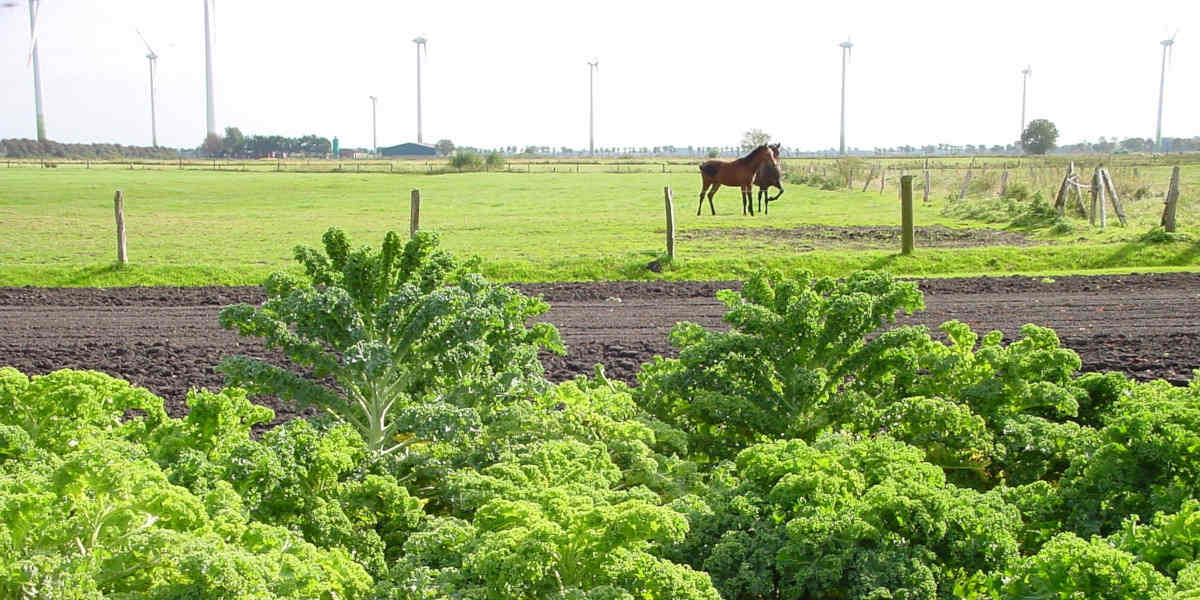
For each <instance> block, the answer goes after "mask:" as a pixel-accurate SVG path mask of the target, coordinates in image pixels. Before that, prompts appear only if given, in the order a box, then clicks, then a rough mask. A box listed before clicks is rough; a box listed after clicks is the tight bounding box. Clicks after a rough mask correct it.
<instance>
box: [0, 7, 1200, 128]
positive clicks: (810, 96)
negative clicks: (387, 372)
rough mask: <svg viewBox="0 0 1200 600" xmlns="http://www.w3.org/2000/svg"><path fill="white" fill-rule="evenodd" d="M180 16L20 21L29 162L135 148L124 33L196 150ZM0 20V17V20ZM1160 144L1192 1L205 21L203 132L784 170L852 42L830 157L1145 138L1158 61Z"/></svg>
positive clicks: (1192, 100)
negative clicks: (48, 151)
mask: <svg viewBox="0 0 1200 600" xmlns="http://www.w3.org/2000/svg"><path fill="white" fill-rule="evenodd" d="M202 2H203V0H43V1H42V3H41V7H42V8H41V19H42V21H41V23H40V24H39V33H40V35H39V58H40V62H41V68H42V89H43V98H44V106H45V115H46V132H47V135H48V137H49V138H50V139H53V140H57V141H63V142H116V143H121V144H135V145H149V144H150V104H149V103H150V100H149V75H148V67H147V62H148V61H147V60H146V58H145V54H146V49H145V47H144V46H143V44H142V42H141V40H139V39H138V36H137V34H136V32H135V29H141V31H142V32H143V33H144V34H145V36H146V38H147V39H148V40H149V41H150V43H151V44H152V45H153V47H154V50H155V51H156V52H157V53H158V54H159V59H158V72H157V80H156V83H157V85H156V87H157V108H158V139H159V143H160V145H165V146H172V147H195V146H197V145H199V143H200V142H201V141H202V139H203V137H204V133H205V118H204V37H203V6H204V5H203V3H202ZM5 5H8V6H5ZM1176 28H1178V29H1179V30H1180V33H1179V35H1178V38H1177V44H1176V45H1175V47H1174V56H1173V59H1172V61H1171V62H1170V63H1169V64H1168V70H1167V94H1166V106H1165V109H1164V116H1163V122H1164V124H1163V135H1164V136H1179V137H1191V136H1197V135H1200V110H1197V107H1200V2H1197V1H1194V0H1172V1H1166V0H1141V1H1139V2H1128V1H1125V0H1122V1H1117V2H1109V1H1104V0H1102V1H1095V0H1091V1H1060V0H1042V1H1038V2H1025V1H1013V2H999V3H997V2H967V1H961V0H959V1H950V2H921V1H910V2H895V1H885V2H865V1H860V2H855V1H843V2H803V1H798V0H789V1H783V2H770V1H762V2H733V1H725V2H716V3H710V2H699V1H695V0H690V1H686V2H659V1H640V2H625V1H621V0H610V1H607V2H597V3H590V4H584V3H576V2H571V1H568V2H541V1H538V2H531V1H523V0H510V1H502V2H497V1H494V0H493V1H489V2H474V1H472V0H434V1H423V2H410V1H404V2H401V1H384V0H362V1H353V0H342V1H332V0H325V1H321V2H318V1H311V2H310V1H307V0H239V1H235V2H231V1H229V0H220V1H218V2H217V7H216V26H215V31H216V36H215V37H216V45H215V49H214V52H215V58H214V63H215V66H214V70H215V95H216V119H217V125H218V128H219V129H221V130H223V129H224V127H226V126H236V127H239V128H240V129H241V130H242V132H243V133H245V134H247V135H249V134H281V135H287V136H298V135H303V134H307V133H316V134H318V135H322V136H325V137H329V138H332V137H334V136H338V137H339V138H340V139H341V142H342V146H343V147H353V146H362V147H370V146H371V143H372V140H371V101H370V99H369V98H368V97H369V96H372V95H374V96H378V97H379V101H378V117H377V119H378V121H377V123H378V136H379V145H380V146H385V145H392V144H397V143H401V142H406V141H414V140H415V139H416V129H417V124H416V121H417V119H416V112H417V111H416V95H417V94H416V60H417V59H416V51H415V45H414V44H413V43H412V39H413V38H414V37H416V36H418V35H424V36H425V37H426V38H428V40H429V43H428V49H429V52H428V57H427V58H426V59H424V62H423V65H422V89H423V97H424V100H423V103H422V106H423V112H424V119H423V122H424V125H423V132H424V140H425V142H427V143H432V142H434V141H436V140H438V139H441V138H448V139H450V140H452V141H454V142H455V143H456V144H458V145H468V146H476V147H481V148H492V147H498V146H505V145H517V146H522V147H523V146H525V145H529V144H537V145H550V146H556V147H557V146H568V147H572V148H586V147H587V144H588V66H587V61H588V60H592V59H598V60H599V62H600V67H599V71H598V72H597V75H596V125H595V127H596V146H597V147H607V146H617V147H625V146H658V145H665V144H673V145H678V146H688V145H695V146H708V145H736V144H737V143H738V141H739V140H740V138H741V134H742V133H743V132H744V131H746V130H748V129H751V128H758V129H762V130H764V131H766V132H768V133H770V134H771V135H772V136H773V137H774V138H775V139H776V140H778V141H781V142H783V144H784V145H786V146H789V147H797V148H803V149H821V148H835V147H837V145H838V118H839V112H838V111H839V85H840V72H841V56H840V54H841V49H840V48H839V47H838V46H837V44H838V43H839V42H841V41H843V40H845V39H846V37H847V35H849V36H850V39H851V41H852V42H853V43H854V49H853V54H852V56H851V59H850V64H849V70H848V76H847V77H848V83H847V101H846V104H847V126H846V130H847V144H848V145H850V146H853V147H858V148H874V147H889V146H897V145H902V144H912V145H917V146H919V145H922V144H936V143H948V144H988V145H991V144H997V143H999V144H1005V143H1009V142H1011V141H1013V140H1015V139H1016V138H1017V136H1018V135H1019V129H1020V118H1021V115H1020V108H1021V70H1022V69H1023V68H1024V67H1025V66H1026V65H1027V64H1028V65H1031V66H1032V69H1033V75H1032V77H1031V78H1030V80H1029V97H1028V118H1029V119H1035V118H1048V119H1050V120H1051V121H1053V122H1054V123H1055V124H1056V125H1057V126H1058V130H1059V132H1060V138H1059V142H1060V143H1073V142H1076V141H1081V140H1089V141H1096V139H1097V138H1099V137H1100V136H1107V137H1110V138H1111V137H1119V138H1125V137H1131V136H1138V137H1153V136H1154V126H1155V118H1156V110H1157V104H1158V84H1159V69H1160V61H1161V58H1162V46H1160V45H1159V41H1160V40H1162V39H1164V38H1165V37H1167V36H1168V35H1169V34H1170V33H1171V32H1173V31H1175V30H1176ZM28 50H29V13H28V0H2V1H0V90H3V93H2V94H0V138H33V137H35V126H34V125H35V121H34V101H33V71H32V68H31V67H30V66H29V64H28V63H27V56H28Z"/></svg>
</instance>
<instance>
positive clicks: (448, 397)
mask: <svg viewBox="0 0 1200 600" xmlns="http://www.w3.org/2000/svg"><path fill="white" fill-rule="evenodd" d="M322 239H323V241H324V246H325V248H324V249H325V251H324V253H322V252H320V251H318V250H314V249H312V248H307V247H303V246H299V247H297V248H296V250H295V257H296V260H297V261H299V262H300V263H301V264H302V265H303V266H304V270H305V273H306V275H307V277H304V278H299V277H294V276H292V275H289V274H287V273H275V274H273V275H271V276H270V277H269V278H268V279H267V281H266V283H265V284H264V287H265V289H266V293H267V297H268V299H267V301H266V302H264V303H263V305H262V306H258V307H256V306H250V305H247V304H238V305H234V306H228V307H226V308H224V309H223V310H222V311H221V316H220V319H221V325H222V326H224V327H225V328H226V329H236V330H237V332H238V333H239V334H241V335H245V336H254V337H260V338H263V340H264V341H265V342H266V344H267V346H268V347H270V348H274V349H278V350H281V351H282V352H283V354H284V355H285V356H286V357H287V358H288V359H289V360H290V361H292V362H293V363H295V365H297V366H298V367H301V368H302V369H304V370H307V371H308V376H303V375H299V374H297V373H296V372H294V371H292V370H288V369H285V368H281V367H278V366H274V365H271V364H268V363H266V362H264V361H261V360H258V359H254V358H250V357H246V356H231V357H226V358H225V359H224V360H223V361H222V363H221V365H220V367H219V368H218V369H219V370H220V371H221V372H223V373H224V374H225V376H226V381H227V383H228V385H235V386H241V387H245V388H246V389H247V390H249V391H250V392H251V393H253V394H274V395H277V396H279V397H281V398H286V399H289V400H293V401H296V402H298V403H299V404H302V405H310V406H316V407H318V408H321V409H324V410H327V411H329V412H331V413H333V414H334V415H336V416H337V417H338V418H339V419H341V420H344V421H345V422H347V423H350V424H352V425H353V426H354V427H355V428H356V429H357V430H358V431H359V433H360V434H362V437H363V439H364V440H365V441H366V443H367V449H368V451H369V453H370V454H371V455H372V456H376V457H378V456H382V455H386V454H390V453H393V452H395V451H397V450H401V449H404V448H406V447H409V446H411V445H413V444H416V443H420V442H422V441H429V440H435V439H449V438H453V437H455V436H457V435H461V434H464V433H467V432H470V431H473V430H475V429H477V428H478V423H479V417H478V413H477V408H478V403H480V402H492V401H499V400H503V399H506V398H518V397H519V398H523V397H528V396H529V395H531V394H534V393H537V392H539V391H541V390H542V389H544V388H545V386H546V382H545V379H544V378H542V376H541V375H542V373H543V369H542V365H541V363H540V362H538V356H537V354H538V351H539V350H540V349H542V348H546V349H549V350H552V351H555V352H560V353H561V352H564V349H563V346H562V342H561V340H560V339H559V336H558V331H557V330H556V329H555V328H554V327H553V326H552V325H550V324H547V323H538V324H536V325H534V326H533V327H529V328H527V327H526V326H525V323H526V322H527V321H528V320H529V319H530V318H532V317H535V316H537V315H540V314H542V313H544V312H545V311H546V310H547V308H549V307H548V305H547V304H546V303H545V302H542V301H541V300H540V299H535V298H529V297H527V296H524V295H523V294H521V293H519V292H517V291H515V290H512V289H511V288H508V287H505V286H501V285H496V284H493V283H490V282H488V281H487V280H485V279H484V278H483V277H482V276H481V275H480V274H479V273H478V272H477V270H476V265H475V264H474V263H467V264H461V265H460V264H457V263H456V262H455V260H454V259H453V258H452V257H451V256H450V255H449V254H448V253H446V252H443V251H440V250H438V248H437V239H438V238H437V236H436V234H433V233H427V232H418V233H417V235H416V236H415V237H414V238H413V239H412V240H410V241H409V242H407V243H405V244H402V243H401V242H400V238H399V236H397V235H396V233H395V232H388V234H387V235H386V236H385V238H384V241H383V246H382V248H381V249H380V250H379V251H378V252H377V251H375V250H373V249H371V248H369V247H363V248H360V249H357V250H354V249H351V247H350V240H349V239H348V238H347V237H346V234H345V233H343V232H342V231H341V230H339V229H336V228H330V229H329V230H328V231H326V232H325V235H324V236H323V238H322Z"/></svg>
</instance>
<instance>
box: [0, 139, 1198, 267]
mask: <svg viewBox="0 0 1200 600" xmlns="http://www.w3.org/2000/svg"><path fill="white" fill-rule="evenodd" d="M995 160H997V161H999V159H995ZM1014 160H1015V159H1014ZM909 162H912V161H909ZM871 164H872V163H871V162H869V161H865V160H864V161H861V162H860V163H859V166H860V167H862V168H863V170H862V173H861V174H859V175H858V176H857V182H856V183H855V184H854V186H853V187H852V188H849V189H847V188H840V189H836V190H831V191H822V190H820V189H817V188H814V187H810V186H807V185H789V186H788V187H787V191H786V193H785V194H784V196H783V197H782V199H781V200H780V201H779V202H777V203H775V204H773V205H772V207H771V212H770V214H769V215H766V216H762V215H760V216H757V217H753V218H751V217H743V216H742V215H741V209H740V200H739V195H738V193H737V192H736V191H735V190H730V189H727V188H723V189H722V190H721V191H720V192H718V195H717V210H718V215H717V216H716V217H712V216H709V215H708V214H707V207H705V214H704V215H702V216H700V217H697V216H696V212H695V209H696V203H697V198H696V194H697V193H698V191H699V177H698V175H697V174H696V173H695V171H694V167H690V168H689V167H688V166H687V165H686V164H674V165H670V166H669V167H664V168H663V169H661V170H660V172H650V171H646V172H633V173H625V172H623V173H613V172H599V173H597V172H581V173H575V172H573V171H572V170H571V169H570V168H567V167H563V168H561V169H559V168H557V167H554V169H553V170H551V171H542V170H540V169H539V170H535V171H534V172H532V173H521V172H513V173H507V172H504V173H462V174H441V175H424V174H413V173H407V174H396V173H393V174H387V173H384V172H371V173H356V172H354V171H350V170H347V169H343V171H342V172H337V173H297V172H292V171H280V172H276V171H274V170H271V169H269V168H266V169H250V170H247V171H244V172H242V171H211V170H199V169H197V170H178V169H172V168H169V164H163V165H159V168H154V166H150V168H132V169H130V168H128V167H125V168H120V167H118V166H116V165H109V166H106V167H97V166H96V165H91V168H80V167H79V166H78V165H75V166H73V167H65V168H55V169H43V168H37V167H36V166H34V165H28V164H27V165H23V166H14V167H9V168H4V169H0V225H2V227H3V230H4V231H5V235H4V236H3V237H2V238H0V239H2V241H0V285H47V286H51V285H53V286H58V285H133V284H139V285H163V284H170V285H200V284H209V283H213V284H256V283H259V282H260V281H261V279H262V278H263V277H264V276H265V275H266V274H267V273H269V272H271V271H275V270H279V269H284V268H294V263H293V261H292V260H291V253H292V248H293V247H294V246H295V245H297V244H305V245H318V244H319V242H320V236H321V234H322V233H323V232H324V231H325V230H326V229H327V228H328V227H330V226H337V227H341V228H343V229H345V230H346V231H347V232H348V233H349V234H350V236H351V239H352V241H353V242H354V243H356V244H371V245H378V244H379V241H380V240H381V239H382V236H383V234H384V232H386V231H387V230H389V229H394V230H397V231H401V232H407V230H408V226H409V195H410V190H412V189H414V188H418V189H420V190H421V198H422V205H421V227H422V229H429V230H434V231H437V232H438V233H439V234H441V236H442V242H443V245H444V246H445V247H446V248H448V249H450V250H452V251H454V252H455V253H457V254H460V255H472V254H474V255H478V256H480V257H481V258H482V259H483V260H484V263H485V270H486V272H487V273H488V274H489V275H491V276H492V277H494V278H497V279H500V280H505V281H551V280H593V279H634V278H657V277H662V278H673V279H727V278H738V277H742V276H744V275H745V274H746V273H748V272H750V271H752V270H753V269H755V268H757V267H762V266H770V267H776V268H783V269H789V268H797V267H803V268H809V269H812V270H814V271H817V272H819V273H828V274H842V273H845V272H849V271H851V270H854V269H858V268H870V267H886V268H889V269H891V270H893V271H894V272H897V273H898V274H906V275H951V274H979V273H1015V272H1022V273H1060V272H1074V271H1095V270H1146V269H1171V270H1179V269H1194V268H1198V267H1200V242H1197V241H1196V240H1197V239H1200V227H1197V221H1198V220H1200V214H1198V213H1197V210H1196V209H1197V205H1200V194H1198V190H1200V168H1196V167H1185V168H1184V171H1183V172H1184V194H1183V197H1182V198H1181V203H1180V208H1179V216H1178V220H1179V223H1180V231H1181V232H1183V234H1184V235H1183V236H1180V237H1179V238H1177V239H1175V240H1174V241H1167V242H1161V241H1160V242H1159V243H1150V242H1147V241H1142V239H1141V238H1142V236H1143V234H1145V233H1147V232H1148V231H1150V230H1151V229H1152V228H1153V227H1154V226H1155V225H1157V223H1158V219H1159V216H1160V215H1161V212H1162V193H1163V191H1164V190H1165V187H1166V184H1167V180H1168V178H1169V170H1168V167H1167V166H1165V165H1143V166H1140V167H1135V166H1124V167H1121V166H1115V167H1114V168H1113V169H1112V170H1113V175H1114V178H1115V179H1116V180H1117V183H1118V186H1119V187H1120V188H1122V195H1123V196H1125V197H1123V200H1124V202H1125V207H1126V211H1127V212H1128V213H1129V216H1130V219H1131V222H1130V226H1129V227H1127V228H1122V227H1119V226H1117V225H1116V219H1115V217H1114V218H1112V219H1110V226H1109V227H1108V228H1107V229H1106V230H1105V231H1100V230H1098V229H1096V228H1093V227H1090V226H1089V225H1088V223H1087V221H1086V219H1084V220H1079V219H1073V220H1071V222H1070V224H1071V227H1070V228H1069V231H1065V232H1064V231H1059V232H1057V233H1056V232H1054V231H1051V230H1050V228H1048V227H1042V228H1039V227H1033V228H1025V229H1024V230H1022V233H1024V234H1025V235H1027V236H1029V237H1030V238H1031V239H1032V240H1034V241H1036V242H1038V244H1036V245H1029V246H1023V247H997V246H990V247H989V246H983V247H967V248H921V247H920V246H919V245H918V249H917V252H916V253H915V254H914V255H913V256H905V257H902V256H899V255H898V254H897V250H898V248H887V247H879V246H878V245H875V246H869V245H868V246H863V245H862V244H860V243H856V242H854V241H853V240H850V239H843V238H839V237H838V236H837V235H831V236H829V237H828V238H826V239H822V240H821V241H820V242H819V243H816V244H814V243H813V241H812V240H811V239H808V240H806V239H800V238H797V237H796V236H793V235H791V234H787V233H781V232H780V231H779V230H791V229H793V228H799V227H802V226H810V225H820V226H825V227H828V228H830V231H831V232H832V233H833V234H836V231H837V230H836V229H834V228H842V227H848V226H895V225H898V223H899V204H898V201H897V193H896V190H895V187H894V186H895V176H896V175H898V174H899V170H901V169H909V168H912V165H910V164H908V163H901V162H895V163H893V164H894V166H893V167H891V168H890V169H889V172H890V174H889V177H890V179H889V180H888V181H887V182H886V183H885V185H886V186H887V187H886V188H885V190H884V192H883V193H879V191H878V181H877V180H876V182H875V183H874V184H873V185H872V186H871V187H870V188H869V189H868V190H867V191H866V192H863V191H861V190H862V182H863V178H864V176H865V172H866V168H867V167H869V166H870V165H871ZM996 164H999V163H998V162H997V163H996ZM817 165H821V166H822V167H823V168H825V169H827V170H828V169H830V168H836V165H834V164H833V163H832V161H828V162H825V163H811V162H810V163H805V162H801V161H795V162H789V164H788V165H787V167H788V169H789V170H792V171H799V170H808V171H810V172H811V171H815V169H816V168H817ZM143 166H144V165H143ZM947 166H962V165H958V164H957V163H952V164H948V165H947ZM1134 169H1136V175H1134ZM555 170H557V171H559V172H554V171H555ZM630 170H633V169H632V168H631V169H630ZM663 170H667V171H670V172H661V171H663ZM1081 170H1082V171H1083V173H1084V176H1085V178H1086V177H1089V176H1090V173H1091V171H1090V167H1089V168H1084V169H1081ZM999 172H1000V171H999V169H998V168H997V167H996V166H995V164H993V166H992V167H991V168H990V169H989V170H987V171H986V172H982V171H981V172H978V173H976V174H975V175H974V176H973V177H974V178H975V180H976V182H977V183H976V184H975V185H974V187H973V188H972V192H971V194H969V196H968V198H967V200H965V201H964V202H965V203H967V205H968V206H970V207H973V208H978V210H963V206H961V205H960V206H957V207H956V206H955V203H956V201H954V200H948V199H947V196H948V195H954V194H956V193H957V191H958V187H959V185H960V184H961V178H962V172H961V171H955V170H943V171H936V172H935V178H934V179H935V181H934V186H933V192H932V193H931V201H930V202H929V203H922V202H921V201H920V198H921V194H920V191H918V192H917V195H916V196H917V202H916V214H915V218H916V223H917V226H918V227H924V226H929V225H944V226H947V227H952V228H995V229H1000V228H1004V227H1005V226H1006V225H1007V223H1006V222H1005V218H1004V215H1000V216H999V217H997V214H996V209H994V207H993V206H992V205H994V204H996V201H995V200H991V199H990V198H992V197H994V196H995V195H996V193H997V192H998V178H999V176H1000V175H999ZM909 173H910V174H911V173H912V171H909ZM1053 175H1054V172H1053V171H1052V170H1051V169H1050V168H1049V167H1046V168H1044V169H1043V173H1041V174H1039V173H1038V172H1037V171H1036V170H1035V171H1029V170H1028V169H1027V168H1026V169H1022V168H1014V169H1012V170H1011V172H1010V178H1009V184H1010V185H1012V184H1016V183H1024V184H1026V185H1028V186H1030V187H1031V188H1033V189H1034V190H1035V191H1036V190H1049V188H1052V187H1056V186H1057V183H1058V182H1057V179H1061V172H1059V173H1058V175H1057V176H1056V177H1055V176H1053ZM993 179H994V180H995V181H993ZM664 186H670V187H671V188H672V189H673V190H674V193H675V215H676V225H677V229H678V232H677V235H678V240H679V241H678V244H677V252H676V259H675V261H674V262H672V263H671V264H669V265H668V266H667V268H666V269H665V271H664V272H663V273H652V272H650V271H649V270H647V269H645V265H646V264H647V263H648V262H650V261H651V260H653V259H655V258H656V257H658V256H660V255H662V254H663V253H664V252H665V241H664V231H665V216H664V203H663V188H664ZM1140 188H1145V190H1143V192H1142V197H1141V199H1134V193H1133V192H1134V191H1136V190H1137V189H1140ZM116 189H121V190H123V191H124V193H125V205H126V208H125V212H126V214H125V219H126V224H127V231H128V239H129V241H128V248H129V261H130V264H129V265H128V266H127V267H124V268H116V267H115V265H114V259H115V228H114V225H113V221H114V219H113V203H112V196H113V191H114V190H116ZM1127 192H1128V196H1126V194H1127ZM989 221H992V222H989ZM1060 229H1061V228H1060Z"/></svg>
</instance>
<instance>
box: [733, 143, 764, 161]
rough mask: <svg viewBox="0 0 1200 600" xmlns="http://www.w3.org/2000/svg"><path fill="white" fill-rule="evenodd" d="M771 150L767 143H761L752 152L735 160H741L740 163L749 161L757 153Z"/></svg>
mask: <svg viewBox="0 0 1200 600" xmlns="http://www.w3.org/2000/svg"><path fill="white" fill-rule="evenodd" d="M769 151H770V150H769V149H768V147H767V145H766V144H759V145H758V147H757V148H755V149H753V150H751V151H750V154H747V155H745V156H743V157H741V158H739V159H737V160H735V161H734V162H739V163H744V162H749V161H750V159H752V158H754V155H755V154H758V153H759V152H769Z"/></svg>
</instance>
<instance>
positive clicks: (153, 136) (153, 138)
mask: <svg viewBox="0 0 1200 600" xmlns="http://www.w3.org/2000/svg"><path fill="white" fill-rule="evenodd" d="M146 58H149V59H150V143H151V144H152V145H153V147H155V148H157V147H158V117H156V116H155V114H154V61H155V60H157V59H158V57H157V56H155V55H154V54H153V53H151V54H148V55H147V56H146Z"/></svg>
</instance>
